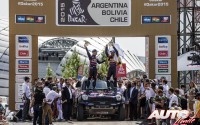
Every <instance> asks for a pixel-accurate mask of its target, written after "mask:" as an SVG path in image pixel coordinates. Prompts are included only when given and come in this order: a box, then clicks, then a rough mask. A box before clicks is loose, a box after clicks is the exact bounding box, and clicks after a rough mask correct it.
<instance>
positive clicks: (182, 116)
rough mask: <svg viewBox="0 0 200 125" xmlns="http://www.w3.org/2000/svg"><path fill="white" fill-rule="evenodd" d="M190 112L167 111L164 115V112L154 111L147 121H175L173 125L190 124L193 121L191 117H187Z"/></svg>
mask: <svg viewBox="0 0 200 125" xmlns="http://www.w3.org/2000/svg"><path fill="white" fill-rule="evenodd" d="M189 115H190V112H189V111H187V110H167V112H166V113H165V110H161V111H158V110H155V111H154V112H152V113H151V115H150V116H149V117H148V118H147V119H153V118H156V119H167V118H170V119H177V120H176V122H175V123H174V124H173V125H179V124H180V125H181V124H191V123H193V122H194V121H195V119H194V118H193V117H189ZM186 118H187V120H186Z"/></svg>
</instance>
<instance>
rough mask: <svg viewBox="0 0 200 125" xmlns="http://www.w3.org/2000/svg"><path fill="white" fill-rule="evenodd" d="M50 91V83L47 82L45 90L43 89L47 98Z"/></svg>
mask: <svg viewBox="0 0 200 125" xmlns="http://www.w3.org/2000/svg"><path fill="white" fill-rule="evenodd" d="M50 91H51V90H50V88H49V82H48V81H46V82H45V86H44V89H43V92H44V94H45V97H47V94H48V93H49V92H50Z"/></svg>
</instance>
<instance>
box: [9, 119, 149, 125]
mask: <svg viewBox="0 0 200 125" xmlns="http://www.w3.org/2000/svg"><path fill="white" fill-rule="evenodd" d="M53 124H54V125H147V124H146V123H142V121H110V120H87V121H82V122H79V121H72V122H70V123H69V122H54V123H53ZM9 125H32V123H30V122H25V123H22V122H18V123H13V122H11V123H9Z"/></svg>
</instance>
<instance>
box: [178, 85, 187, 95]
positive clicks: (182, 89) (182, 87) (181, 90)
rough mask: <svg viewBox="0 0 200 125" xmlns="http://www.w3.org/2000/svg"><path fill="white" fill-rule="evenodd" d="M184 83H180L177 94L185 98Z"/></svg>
mask: <svg viewBox="0 0 200 125" xmlns="http://www.w3.org/2000/svg"><path fill="white" fill-rule="evenodd" d="M185 89H186V87H185V85H181V88H180V89H179V94H180V96H181V97H184V98H185Z"/></svg>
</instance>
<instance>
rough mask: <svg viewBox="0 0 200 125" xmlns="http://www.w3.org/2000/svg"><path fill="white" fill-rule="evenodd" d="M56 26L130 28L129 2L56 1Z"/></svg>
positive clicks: (109, 0)
mask: <svg viewBox="0 0 200 125" xmlns="http://www.w3.org/2000/svg"><path fill="white" fill-rule="evenodd" d="M56 23H57V25H58V26H130V25H131V0H56Z"/></svg>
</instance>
